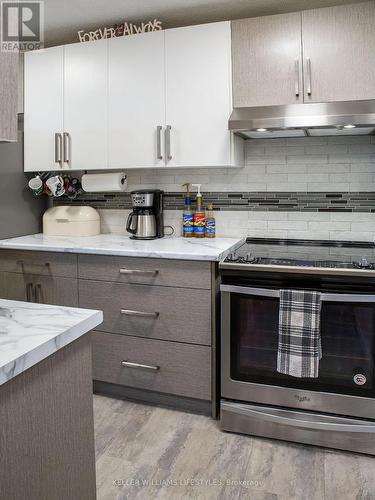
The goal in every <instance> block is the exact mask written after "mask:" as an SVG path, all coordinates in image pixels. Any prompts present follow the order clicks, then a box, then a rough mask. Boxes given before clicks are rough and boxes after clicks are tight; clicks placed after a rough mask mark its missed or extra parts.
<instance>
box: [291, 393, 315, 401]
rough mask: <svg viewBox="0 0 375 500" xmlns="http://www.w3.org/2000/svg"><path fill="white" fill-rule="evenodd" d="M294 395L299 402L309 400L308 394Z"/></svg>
mask: <svg viewBox="0 0 375 500" xmlns="http://www.w3.org/2000/svg"><path fill="white" fill-rule="evenodd" d="M294 397H295V399H296V400H297V401H298V402H299V403H305V402H307V401H311V400H310V398H309V397H308V396H300V395H299V394H296V395H295V396H294Z"/></svg>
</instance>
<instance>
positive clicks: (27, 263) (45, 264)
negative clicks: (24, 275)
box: [16, 260, 51, 267]
mask: <svg viewBox="0 0 375 500" xmlns="http://www.w3.org/2000/svg"><path fill="white" fill-rule="evenodd" d="M16 264H17V265H18V266H22V267H24V266H39V267H49V266H50V265H51V264H50V263H49V262H25V261H24V260H17V262H16Z"/></svg>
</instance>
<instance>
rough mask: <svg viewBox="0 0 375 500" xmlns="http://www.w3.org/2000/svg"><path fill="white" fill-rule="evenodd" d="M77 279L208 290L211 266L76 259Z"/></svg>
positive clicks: (91, 257)
mask: <svg viewBox="0 0 375 500" xmlns="http://www.w3.org/2000/svg"><path fill="white" fill-rule="evenodd" d="M78 273H79V277H80V278H83V279H90V280H103V281H118V282H120V283H137V284H146V285H161V286H176V287H185V288H203V289H205V290H210V288H211V263H210V262H200V261H188V260H168V259H151V258H138V257H113V256H112V257H111V256H97V255H79V256H78Z"/></svg>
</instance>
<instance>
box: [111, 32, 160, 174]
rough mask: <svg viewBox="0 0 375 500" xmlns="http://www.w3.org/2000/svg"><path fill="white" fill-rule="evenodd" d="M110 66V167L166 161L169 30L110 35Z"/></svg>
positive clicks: (146, 164) (148, 165) (150, 165)
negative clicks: (166, 42)
mask: <svg viewBox="0 0 375 500" xmlns="http://www.w3.org/2000/svg"><path fill="white" fill-rule="evenodd" d="M108 70H109V76H108V77H109V95H108V98H109V122H108V125H109V129H108V137H109V149H108V152H109V168H123V167H137V166H138V167H152V166H157V165H163V164H164V159H163V152H162V128H163V127H164V123H165V91H164V86H165V75H164V32H163V31H156V32H151V33H144V34H142V35H135V36H126V37H120V38H117V39H113V40H110V42H109V62H108ZM158 127H159V128H158ZM163 144H164V143H163Z"/></svg>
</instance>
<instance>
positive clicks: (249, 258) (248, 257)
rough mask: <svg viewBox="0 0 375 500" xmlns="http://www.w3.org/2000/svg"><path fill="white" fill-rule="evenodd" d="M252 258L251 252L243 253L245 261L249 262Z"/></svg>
mask: <svg viewBox="0 0 375 500" xmlns="http://www.w3.org/2000/svg"><path fill="white" fill-rule="evenodd" d="M252 260H253V259H252V257H251V253H247V254H246V255H245V262H251V261H252Z"/></svg>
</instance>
